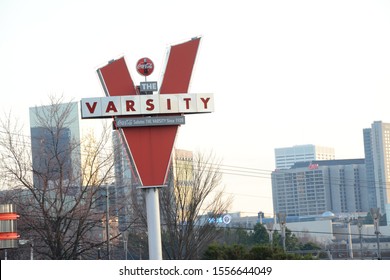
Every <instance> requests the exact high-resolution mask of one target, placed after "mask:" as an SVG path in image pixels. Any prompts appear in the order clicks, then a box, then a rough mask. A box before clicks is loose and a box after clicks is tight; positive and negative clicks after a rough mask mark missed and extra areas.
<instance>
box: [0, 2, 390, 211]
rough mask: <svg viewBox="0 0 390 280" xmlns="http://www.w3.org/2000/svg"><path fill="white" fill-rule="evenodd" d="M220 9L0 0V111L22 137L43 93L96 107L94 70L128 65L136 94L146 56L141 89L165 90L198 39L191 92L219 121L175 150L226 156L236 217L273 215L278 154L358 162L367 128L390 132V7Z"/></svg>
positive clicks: (208, 119) (199, 128)
mask: <svg viewBox="0 0 390 280" xmlns="http://www.w3.org/2000/svg"><path fill="white" fill-rule="evenodd" d="M221 5H222V4H221V3H219V2H218V1H216V2H212V3H209V1H208V2H206V1H196V2H195V1H190V2H189V3H188V5H181V4H179V3H178V2H176V1H164V3H160V1H148V2H147V3H141V2H140V3H128V2H124V1H112V2H110V3H105V2H99V1H82V2H81V3H80V1H63V2H62V1H56V2H55V3H54V2H52V1H34V2H27V1H26V2H18V1H2V2H1V3H0V34H2V36H0V59H1V61H2V63H1V65H0V75H1V77H3V78H4V79H3V81H2V83H1V86H0V91H1V93H2V96H4V97H5V96H9V97H10V98H4V100H3V102H2V104H1V107H0V110H1V111H2V113H4V114H6V113H8V112H9V111H10V110H11V112H12V116H15V117H14V118H15V119H19V120H20V122H21V123H23V124H24V127H25V134H26V135H27V134H29V131H28V108H29V107H32V106H40V105H45V104H47V103H48V96H49V95H60V96H61V95H62V96H63V97H64V101H68V100H69V101H76V102H78V101H79V100H80V99H81V98H88V97H96V96H99V95H100V96H102V97H103V96H104V93H103V92H102V89H101V86H100V82H99V80H98V77H97V75H96V69H97V68H99V67H100V66H102V65H105V64H106V63H107V62H108V61H110V60H111V59H115V58H119V57H121V56H124V57H125V59H126V62H127V65H128V68H129V70H130V71H131V72H132V76H133V77H134V78H135V82H136V83H137V84H138V83H139V82H140V81H142V79H143V77H141V76H139V75H137V73H136V69H135V62H136V61H137V60H138V59H139V58H141V57H145V56H147V57H149V58H151V59H152V60H153V61H154V63H155V66H156V68H155V71H154V73H153V74H152V75H151V76H150V77H148V80H149V81H157V82H160V80H161V79H160V77H161V69H163V67H164V61H165V57H166V51H167V48H168V46H169V45H173V44H176V43H180V42H182V41H185V40H188V39H190V38H192V37H195V36H201V37H202V41H201V46H200V48H199V52H198V56H197V61H196V64H195V69H194V73H193V76H192V80H191V87H190V93H214V96H215V112H214V113H212V114H205V115H201V116H196V117H192V116H188V117H187V118H186V124H185V125H183V126H181V127H180V129H179V133H178V136H177V139H176V147H177V148H180V149H185V150H192V151H198V150H200V151H205V152H207V151H210V150H211V151H213V152H214V153H215V154H216V155H217V156H218V157H220V158H221V160H222V164H223V165H224V170H223V171H224V186H225V187H226V192H228V193H229V194H233V195H234V196H235V202H234V204H233V208H232V210H238V209H240V210H242V211H243V212H246V213H250V214H251V215H256V213H257V212H258V211H263V212H265V213H266V214H272V195H271V176H270V174H271V172H272V170H273V169H274V168H275V165H274V149H275V148H277V147H288V146H293V145H300V144H314V145H319V146H326V147H333V148H334V149H335V154H336V158H337V159H342V158H361V157H364V144H363V137H362V129H363V128H366V127H369V126H370V125H371V123H372V122H374V121H379V120H381V121H383V122H385V123H386V122H390V113H389V111H388V105H387V104H388V102H386V101H387V97H386V96H387V95H388V93H389V92H390V83H389V79H388V77H389V76H390V69H389V67H388V65H390V53H389V52H388V50H389V49H390V38H389V37H388V35H387V34H389V31H390V20H389V18H388V14H390V4H389V3H387V2H381V1H370V2H356V1H327V2H322V1H303V0H302V1H282V2H278V3H276V2H269V3H268V2H260V3H258V1H246V2H245V3H244V4H242V3H238V2H233V1H228V2H226V1H225V2H223V8H222V6H221ZM170 7H175V9H171V8H170ZM141 11H143V12H141ZM145 14H146V15H145ZM178 23H180V24H178ZM4 114H3V115H4ZM81 123H82V124H81V125H84V126H89V125H90V126H95V125H96V126H98V125H99V124H98V123H99V122H97V123H96V124H94V125H91V124H92V121H91V122H89V121H85V120H83V121H82V122H81ZM232 173H233V174H234V175H233V174H232Z"/></svg>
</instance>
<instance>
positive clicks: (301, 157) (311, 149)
mask: <svg viewBox="0 0 390 280" xmlns="http://www.w3.org/2000/svg"><path fill="white" fill-rule="evenodd" d="M328 159H335V151H334V148H330V147H322V146H316V145H296V146H292V147H284V148H276V149H275V168H276V169H289V168H290V167H291V166H293V165H294V163H296V162H302V161H310V160H328Z"/></svg>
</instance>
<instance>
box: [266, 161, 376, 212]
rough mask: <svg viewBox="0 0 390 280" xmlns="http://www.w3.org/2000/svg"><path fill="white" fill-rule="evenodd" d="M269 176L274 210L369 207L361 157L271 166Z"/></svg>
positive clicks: (364, 209)
mask: <svg viewBox="0 0 390 280" xmlns="http://www.w3.org/2000/svg"><path fill="white" fill-rule="evenodd" d="M271 177H272V195H273V206H274V212H275V213H286V214H287V216H310V215H321V214H322V213H324V212H326V211H332V212H333V213H347V212H367V211H369V207H368V199H367V196H368V195H367V193H368V191H367V181H366V168H365V164H364V159H347V160H323V161H320V160H318V161H309V162H298V163H296V164H295V165H294V166H292V167H291V168H290V169H287V170H285V169H282V170H275V171H274V172H272V174H271Z"/></svg>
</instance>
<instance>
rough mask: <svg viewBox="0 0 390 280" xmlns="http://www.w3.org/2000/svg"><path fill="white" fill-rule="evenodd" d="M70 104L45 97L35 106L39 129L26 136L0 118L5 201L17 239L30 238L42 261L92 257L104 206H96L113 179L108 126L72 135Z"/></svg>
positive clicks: (98, 243)
mask: <svg viewBox="0 0 390 280" xmlns="http://www.w3.org/2000/svg"><path fill="white" fill-rule="evenodd" d="M74 106H75V103H73V102H68V103H63V100H62V98H56V97H51V98H50V104H49V105H48V106H45V107H44V108H43V107H37V108H35V112H34V118H35V119H34V126H35V127H38V128H39V133H37V134H33V133H32V135H31V138H30V137H28V136H26V135H24V134H23V132H22V129H21V128H20V126H19V125H18V124H17V123H15V122H14V121H13V120H12V116H11V115H8V117H5V118H2V119H1V121H0V129H1V134H0V145H1V157H0V161H1V162H0V170H1V176H2V179H3V180H4V182H6V184H7V186H8V187H9V188H11V191H10V192H9V193H11V195H9V197H7V200H8V203H10V202H11V203H14V204H16V205H17V209H18V212H19V215H20V220H19V223H18V225H19V231H20V233H21V235H22V237H23V238H24V239H30V240H33V242H34V252H35V256H36V257H40V258H43V259H78V258H92V257H95V256H94V254H97V248H98V247H103V245H104V244H105V242H106V240H105V238H104V236H103V233H104V222H105V215H104V212H105V209H101V208H102V207H100V208H99V204H100V205H101V204H102V203H101V202H102V200H104V199H105V195H106V193H105V192H104V191H102V190H105V189H108V187H106V186H107V185H108V184H111V183H112V182H113V180H114V179H113V167H114V164H113V156H112V149H111V147H110V144H111V142H110V135H109V133H110V131H111V130H110V129H107V128H106V129H102V134H101V135H100V137H98V138H94V137H91V136H88V137H86V138H84V139H81V141H80V139H78V140H77V139H74V138H73V135H71V133H70V132H69V127H70V126H71V125H72V124H74V122H75V121H76V120H75V119H72V118H73V116H72V112H73V110H74V109H75V108H74ZM76 107H77V106H76ZM31 143H34V144H33V145H31ZM103 208H104V207H103ZM111 237H113V236H111ZM114 237H115V236H114Z"/></svg>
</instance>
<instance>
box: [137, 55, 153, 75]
mask: <svg viewBox="0 0 390 280" xmlns="http://www.w3.org/2000/svg"><path fill="white" fill-rule="evenodd" d="M153 70H154V64H153V61H152V60H150V59H149V58H147V57H144V58H141V59H140V60H138V62H137V72H138V73H139V74H140V75H142V76H149V75H150V74H152V73H153Z"/></svg>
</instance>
